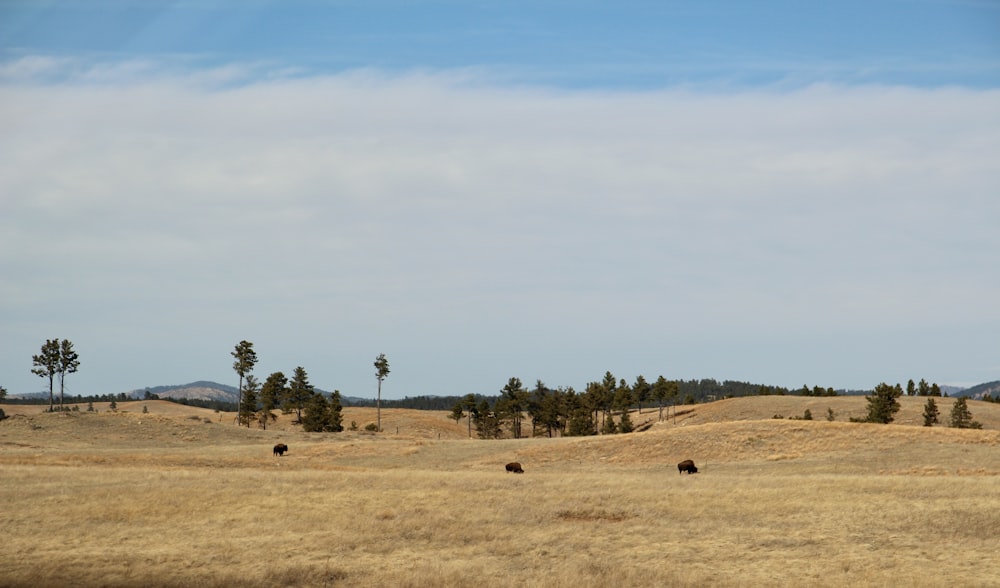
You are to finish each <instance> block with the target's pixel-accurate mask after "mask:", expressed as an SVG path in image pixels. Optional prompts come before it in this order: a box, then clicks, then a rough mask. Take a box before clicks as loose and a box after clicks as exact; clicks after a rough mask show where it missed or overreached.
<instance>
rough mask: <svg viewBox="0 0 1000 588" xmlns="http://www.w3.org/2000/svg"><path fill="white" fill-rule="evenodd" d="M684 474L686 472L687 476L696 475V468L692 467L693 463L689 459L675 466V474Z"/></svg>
mask: <svg viewBox="0 0 1000 588" xmlns="http://www.w3.org/2000/svg"><path fill="white" fill-rule="evenodd" d="M684 472H687V473H689V474H697V473H698V468H696V467H695V466H694V462H693V461H691V460H690V459H685V460H684V461H682V462H681V463H679V464H677V473H678V474H683V473H684Z"/></svg>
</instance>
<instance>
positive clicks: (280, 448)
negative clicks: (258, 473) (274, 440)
mask: <svg viewBox="0 0 1000 588" xmlns="http://www.w3.org/2000/svg"><path fill="white" fill-rule="evenodd" d="M286 451H288V446H287V445H285V444H284V443H278V444H277V445H275V446H274V454H275V455H277V456H278V457H281V456H282V455H284V454H285V452H286Z"/></svg>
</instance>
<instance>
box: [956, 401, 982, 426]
mask: <svg viewBox="0 0 1000 588" xmlns="http://www.w3.org/2000/svg"><path fill="white" fill-rule="evenodd" d="M949 426H950V427H952V428H955V429H982V428H983V425H982V423H980V422H978V421H974V420H972V412H970V411H969V406H968V404H967V402H966V400H965V397H964V396H960V397H958V398H956V399H955V403H954V404H952V405H951V422H950V424H949Z"/></svg>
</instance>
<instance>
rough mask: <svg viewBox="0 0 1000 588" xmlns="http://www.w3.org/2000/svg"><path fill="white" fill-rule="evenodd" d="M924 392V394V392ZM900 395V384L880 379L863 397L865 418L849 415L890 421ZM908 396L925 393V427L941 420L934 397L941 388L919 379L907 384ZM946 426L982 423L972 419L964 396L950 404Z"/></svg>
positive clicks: (977, 426) (870, 420)
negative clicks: (866, 408)
mask: <svg viewBox="0 0 1000 588" xmlns="http://www.w3.org/2000/svg"><path fill="white" fill-rule="evenodd" d="M923 392H926V393H923ZM902 395H903V387H902V386H900V385H899V384H896V385H893V386H890V385H889V384H886V383H885V382H882V383H881V384H879V385H878V386H875V389H874V390H873V391H872V393H871V394H870V395H869V396H867V397H866V400H867V402H868V414H867V415H866V416H865V418H861V419H857V418H852V419H851V421H853V422H866V423H881V424H889V423H891V422H893V421H894V420H895V417H896V413H897V412H899V408H900V404H899V397H900V396H902ZM907 395H908V396H926V397H927V402H925V403H924V410H923V413H921V414H922V416H923V419H924V426H925V427H932V426H934V425H936V424H939V423H940V413H941V411H940V409H939V408H938V406H937V402H936V401H935V400H934V399H935V398H940V397H941V389H940V387H938V385H937V384H934V385H927V383H926V382H925V381H924V380H920V386H919V387H917V386H915V385H914V383H913V380H910V381H909V382H908V383H907ZM948 426H949V427H952V428H956V429H982V428H983V425H982V423H980V422H979V421H976V420H973V418H972V412H971V411H970V410H969V404H968V401H967V400H966V399H965V397H962V396H960V397H958V398H956V399H955V402H954V403H953V404H952V406H951V413H950V414H949V419H948Z"/></svg>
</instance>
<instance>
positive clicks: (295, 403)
mask: <svg viewBox="0 0 1000 588" xmlns="http://www.w3.org/2000/svg"><path fill="white" fill-rule="evenodd" d="M314 393H315V389H314V388H313V385H312V384H310V383H309V376H308V375H307V374H306V370H305V369H304V368H303V367H302V366H299V367H297V368H295V371H294V372H292V381H291V383H290V384H289V386H288V394H287V395H286V396H285V404H284V405H283V408H284V407H287V408H288V410H289V411H292V410H294V411H295V420H296V421H297V422H302V409H303V408H304V407H305V405H306V403H307V402H309V400H310V399H311V398H312V397H313V394H314Z"/></svg>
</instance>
